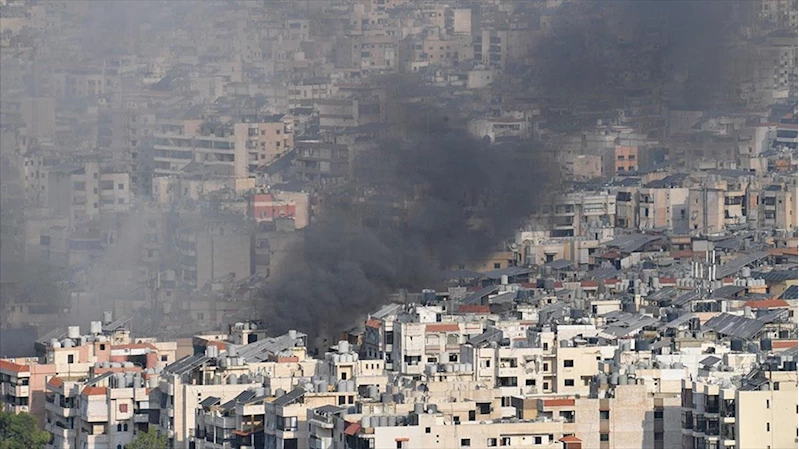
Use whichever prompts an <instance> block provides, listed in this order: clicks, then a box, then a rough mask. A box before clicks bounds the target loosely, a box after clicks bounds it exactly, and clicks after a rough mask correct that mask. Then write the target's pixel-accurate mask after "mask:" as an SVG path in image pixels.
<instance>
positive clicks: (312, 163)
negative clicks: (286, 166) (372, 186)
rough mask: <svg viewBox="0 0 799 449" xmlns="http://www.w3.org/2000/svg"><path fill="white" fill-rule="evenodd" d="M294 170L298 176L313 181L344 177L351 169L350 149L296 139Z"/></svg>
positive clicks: (337, 145) (333, 144)
mask: <svg viewBox="0 0 799 449" xmlns="http://www.w3.org/2000/svg"><path fill="white" fill-rule="evenodd" d="M294 170H295V172H296V173H297V177H298V178H300V179H303V180H307V181H313V182H320V181H326V180H332V179H337V178H338V179H340V178H345V177H347V176H349V175H350V174H351V170H352V166H351V156H350V150H349V148H348V147H347V146H345V145H340V144H335V143H326V142H322V141H319V140H302V141H297V150H296V155H295V157H294Z"/></svg>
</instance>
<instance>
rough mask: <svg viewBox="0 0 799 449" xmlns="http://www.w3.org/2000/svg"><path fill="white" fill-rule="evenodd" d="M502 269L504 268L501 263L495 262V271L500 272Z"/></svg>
mask: <svg viewBox="0 0 799 449" xmlns="http://www.w3.org/2000/svg"><path fill="white" fill-rule="evenodd" d="M500 268H502V265H500V263H499V262H494V269H495V270H498V269H500Z"/></svg>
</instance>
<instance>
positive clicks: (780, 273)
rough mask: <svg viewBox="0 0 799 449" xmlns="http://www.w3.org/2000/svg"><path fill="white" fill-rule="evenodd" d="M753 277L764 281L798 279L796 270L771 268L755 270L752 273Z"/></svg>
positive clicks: (798, 274) (798, 273)
mask: <svg viewBox="0 0 799 449" xmlns="http://www.w3.org/2000/svg"><path fill="white" fill-rule="evenodd" d="M752 277H753V278H755V279H763V280H765V281H766V282H785V281H789V280H792V279H799V271H797V270H772V271H755V272H754V273H752Z"/></svg>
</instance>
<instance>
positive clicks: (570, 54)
mask: <svg viewBox="0 0 799 449" xmlns="http://www.w3.org/2000/svg"><path fill="white" fill-rule="evenodd" d="M748 3H751V2H719V1H712V0H711V1H703V0H691V1H686V0H636V1H594V2H564V3H563V4H561V5H560V6H559V7H557V8H554V9H552V10H548V11H545V12H543V13H542V14H543V16H544V17H545V18H546V19H547V20H544V21H543V23H544V24H545V25H542V27H541V29H540V30H539V31H538V32H537V33H533V34H534V35H535V37H534V38H533V39H532V44H531V45H530V47H531V58H530V59H531V60H532V61H533V67H534V68H533V70H532V71H531V73H530V75H531V76H530V77H529V78H528V81H529V82H530V83H531V84H532V85H535V86H537V87H538V91H539V92H540V93H541V95H542V96H543V97H546V98H548V99H549V100H551V101H552V102H554V103H560V104H564V103H570V102H578V101H583V102H585V101H591V100H601V101H610V102H611V104H613V105H614V106H616V107H618V106H621V100H622V99H623V98H624V97H623V93H624V89H625V88H627V87H631V86H636V87H641V86H647V87H650V88H654V89H653V90H652V91H651V93H650V100H657V99H658V98H659V97H660V98H662V99H663V101H664V102H665V103H669V104H673V105H678V106H686V107H693V108H708V107H714V106H720V105H723V104H729V103H734V102H735V101H737V96H738V93H737V92H736V87H737V84H736V80H735V79H732V77H733V76H734V75H735V74H736V71H735V70H734V68H733V65H734V63H735V61H737V60H740V59H741V58H744V57H746V55H745V54H744V49H743V48H741V47H740V46H738V47H735V46H732V45H730V42H732V40H731V38H734V37H736V33H739V32H740V31H741V30H743V29H745V27H744V26H742V25H743V24H744V22H745V20H746V18H747V17H748V15H750V11H749V10H748V9H747V8H749V5H747V4H748ZM738 37H740V36H738ZM661 96H662V97H661Z"/></svg>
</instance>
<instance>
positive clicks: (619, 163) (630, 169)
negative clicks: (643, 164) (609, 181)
mask: <svg viewBox="0 0 799 449" xmlns="http://www.w3.org/2000/svg"><path fill="white" fill-rule="evenodd" d="M613 161H614V162H613V167H614V172H615V173H616V174H619V175H623V174H626V173H637V172H638V147H622V146H617V147H616V148H615V149H614V151H613Z"/></svg>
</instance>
